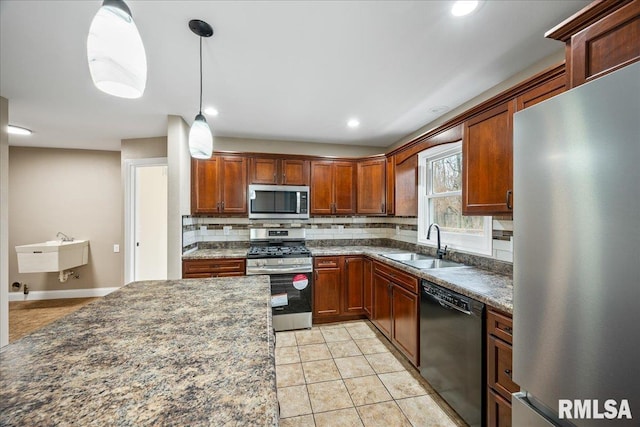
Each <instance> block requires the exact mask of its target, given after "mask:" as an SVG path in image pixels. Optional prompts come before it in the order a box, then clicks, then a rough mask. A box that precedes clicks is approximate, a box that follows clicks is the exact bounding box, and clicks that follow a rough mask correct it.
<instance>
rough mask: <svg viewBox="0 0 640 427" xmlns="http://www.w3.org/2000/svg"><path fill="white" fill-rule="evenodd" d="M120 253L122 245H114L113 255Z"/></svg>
mask: <svg viewBox="0 0 640 427" xmlns="http://www.w3.org/2000/svg"><path fill="white" fill-rule="evenodd" d="M118 252H120V245H113V253H115V254H117V253H118Z"/></svg>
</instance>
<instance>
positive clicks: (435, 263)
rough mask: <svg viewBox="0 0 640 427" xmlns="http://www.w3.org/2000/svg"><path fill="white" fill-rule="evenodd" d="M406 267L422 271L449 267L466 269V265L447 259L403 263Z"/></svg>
mask: <svg viewBox="0 0 640 427" xmlns="http://www.w3.org/2000/svg"><path fill="white" fill-rule="evenodd" d="M402 262H403V263H404V264H406V265H410V266H411V267H415V268H419V269H420V270H426V269H432V268H449V267H464V266H465V265H464V264H460V263H458V262H453V261H448V260H446V259H438V258H432V259H419V260H415V261H402Z"/></svg>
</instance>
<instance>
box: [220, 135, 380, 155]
mask: <svg viewBox="0 0 640 427" xmlns="http://www.w3.org/2000/svg"><path fill="white" fill-rule="evenodd" d="M213 148H214V150H215V151H240V152H247V153H275V154H300V155H308V156H333V157H364V156H371V155H374V154H384V152H385V147H368V146H360V145H340V144H321V143H316V142H298V141H276V140H268V139H266V140H264V139H243V138H226V137H215V139H214V141H213Z"/></svg>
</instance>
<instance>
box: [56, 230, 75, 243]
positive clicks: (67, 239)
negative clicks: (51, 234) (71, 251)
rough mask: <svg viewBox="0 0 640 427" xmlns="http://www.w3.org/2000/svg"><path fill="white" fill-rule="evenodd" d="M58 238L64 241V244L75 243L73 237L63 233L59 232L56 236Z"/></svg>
mask: <svg viewBox="0 0 640 427" xmlns="http://www.w3.org/2000/svg"><path fill="white" fill-rule="evenodd" d="M56 237H59V238H60V240H62V241H63V242H73V237H69V236H67V235H66V234H64V233H63V232H62V231H58V234H56Z"/></svg>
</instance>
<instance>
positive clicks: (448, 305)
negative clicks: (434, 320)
mask: <svg viewBox="0 0 640 427" xmlns="http://www.w3.org/2000/svg"><path fill="white" fill-rule="evenodd" d="M434 299H435V300H436V301H438V304H440V305H441V306H442V307H444V308H447V309H451V310H456V311H459V312H460V313H464V314H466V315H468V316H471V315H472V314H473V313H472V312H470V311H468V310H465V309H463V308H460V307H458V306H457V305H453V304H449V303H448V302H447V301H443V300H441V299H438V298H434Z"/></svg>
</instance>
